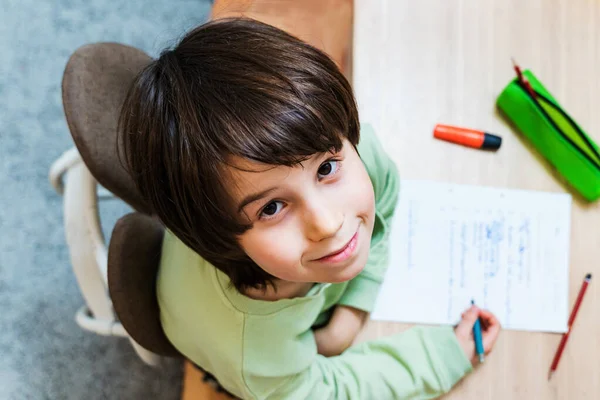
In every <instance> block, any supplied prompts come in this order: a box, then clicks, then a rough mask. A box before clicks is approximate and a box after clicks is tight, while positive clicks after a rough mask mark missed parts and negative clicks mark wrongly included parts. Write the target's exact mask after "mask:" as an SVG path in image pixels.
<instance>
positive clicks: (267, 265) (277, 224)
mask: <svg viewBox="0 0 600 400" xmlns="http://www.w3.org/2000/svg"><path fill="white" fill-rule="evenodd" d="M234 165H235V166H236V167H237V168H240V169H242V170H246V171H242V170H239V169H236V168H230V169H229V172H230V173H231V174H232V175H233V182H234V183H235V184H236V188H235V191H234V193H232V194H233V198H234V202H235V203H234V204H235V205H236V211H237V210H238V208H241V209H240V216H241V217H242V218H244V219H246V220H247V221H249V222H251V223H252V224H253V227H252V228H251V229H249V230H248V231H246V232H245V233H244V234H242V235H241V237H240V244H241V246H242V248H243V249H244V251H245V252H246V254H248V256H249V257H250V258H251V259H252V260H254V262H256V264H258V265H259V266H260V267H261V268H263V269H264V270H265V271H267V272H268V273H270V274H271V275H273V276H275V277H276V278H279V279H282V280H285V281H292V282H331V283H335V282H343V281H346V280H349V279H352V278H353V277H355V276H356V275H357V274H358V273H360V271H362V269H363V268H364V266H365V264H366V262H367V257H368V255H369V247H370V242H371V233H372V230H373V224H374V216H375V200H374V194H373V186H372V184H371V181H370V179H369V176H368V174H367V171H366V170H365V167H364V165H363V163H362V161H361V159H360V157H359V156H358V154H357V152H356V150H355V149H354V147H353V146H352V145H351V144H350V143H349V142H348V141H347V140H346V141H344V146H343V148H342V150H341V151H340V152H339V153H337V154H331V153H327V154H316V155H313V156H312V157H310V158H309V159H307V160H306V161H304V162H302V164H301V165H299V166H295V167H285V166H275V167H274V166H271V165H265V164H260V163H257V162H253V161H249V160H243V159H236V160H234ZM248 171H252V172H248ZM248 201H250V202H248Z"/></svg>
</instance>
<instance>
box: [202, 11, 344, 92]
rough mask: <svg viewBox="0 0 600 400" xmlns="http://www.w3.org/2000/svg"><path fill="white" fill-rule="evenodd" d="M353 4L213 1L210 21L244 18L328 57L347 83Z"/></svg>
mask: <svg viewBox="0 0 600 400" xmlns="http://www.w3.org/2000/svg"><path fill="white" fill-rule="evenodd" d="M353 13H354V0H301V1H299V0H278V1H261V0H215V2H214V4H213V9H212V15H211V19H213V20H214V19H220V18H231V17H238V18H239V17H247V18H252V19H256V20H258V21H261V22H264V23H266V24H269V25H272V26H275V27H277V28H279V29H282V30H284V31H286V32H287V33H289V34H291V35H294V36H296V37H298V38H299V39H301V40H304V41H305V42H306V43H308V44H311V45H313V46H314V47H316V48H318V49H320V50H322V51H324V52H325V53H327V54H328V55H329V56H330V57H331V58H332V59H333V61H335V63H336V64H337V66H338V67H339V68H340V69H341V70H342V73H343V74H344V75H345V76H346V78H347V79H348V80H350V78H351V76H350V74H351V65H352V60H351V57H352V54H351V52H352V28H353V26H352V20H353Z"/></svg>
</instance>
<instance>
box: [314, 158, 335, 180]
mask: <svg viewBox="0 0 600 400" xmlns="http://www.w3.org/2000/svg"><path fill="white" fill-rule="evenodd" d="M337 169H338V162H337V161H336V160H329V161H325V162H324V163H323V164H321V166H320V167H319V170H318V171H317V173H318V174H319V178H324V177H326V176H329V175H333V174H335V173H336V172H337Z"/></svg>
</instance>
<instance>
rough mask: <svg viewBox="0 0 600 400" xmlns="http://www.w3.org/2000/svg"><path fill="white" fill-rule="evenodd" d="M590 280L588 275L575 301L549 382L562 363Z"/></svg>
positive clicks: (557, 350)
mask: <svg viewBox="0 0 600 400" xmlns="http://www.w3.org/2000/svg"><path fill="white" fill-rule="evenodd" d="M590 280H592V274H587V275H586V276H585V279H584V280H583V283H582V284H581V289H579V294H578V295H577V300H575V306H573V311H571V316H570V317H569V324H568V326H567V331H566V332H565V333H564V334H563V337H562V339H561V340H560V344H559V345H558V349H556V354H555V355H554V360H552V366H551V367H550V372H549V373H548V380H550V378H552V374H554V371H556V367H558V362H559V361H560V356H561V355H562V352H563V350H564V349H565V345H566V344H567V339H569V334H570V333H571V327H572V326H573V322H575V317H576V316H577V311H579V306H580V305H581V301H582V300H583V295H584V294H585V290H586V289H587V287H588V285H589V283H590Z"/></svg>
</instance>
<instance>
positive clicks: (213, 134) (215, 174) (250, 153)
mask: <svg viewBox="0 0 600 400" xmlns="http://www.w3.org/2000/svg"><path fill="white" fill-rule="evenodd" d="M119 135H120V140H119V141H118V142H120V145H121V146H122V147H121V148H120V149H119V154H123V156H124V160H125V165H126V168H127V169H128V170H129V171H130V173H131V175H132V177H133V179H134V181H135V183H136V185H137V187H138V189H139V191H140V192H141V194H142V196H144V197H145V198H146V199H147V200H148V202H149V203H150V204H151V206H152V208H153V210H154V213H155V214H156V215H157V216H158V218H160V220H161V221H162V222H163V223H164V224H165V226H166V227H167V228H168V229H169V230H171V231H172V232H173V233H174V234H175V235H176V236H177V237H178V238H179V239H180V240H181V241H183V242H184V243H185V244H186V245H187V246H189V247H190V248H191V249H193V250H194V251H196V252H197V253H198V254H200V256H202V257H203V258H205V259H206V260H207V261H209V262H210V263H212V264H213V265H214V266H215V267H217V268H219V269H220V270H221V271H223V272H225V273H226V274H227V275H228V276H229V278H230V279H231V282H232V284H233V285H234V286H235V287H236V288H237V289H238V290H239V291H242V290H243V289H244V288H248V287H253V288H265V287H266V285H267V284H268V283H272V282H273V277H272V276H271V275H270V274H268V273H267V272H265V271H264V270H262V269H261V268H260V267H259V266H257V265H256V264H255V263H254V262H253V261H252V260H251V259H250V258H249V257H248V256H247V255H246V254H245V253H244V251H243V250H242V249H241V247H240V246H239V244H238V240H237V237H238V236H239V235H240V234H242V233H243V232H245V231H246V230H247V229H249V228H250V227H251V226H249V225H248V224H244V223H243V221H241V220H240V218H239V217H238V216H237V215H236V214H237V210H236V209H235V206H234V204H232V199H231V195H230V193H229V192H228V188H229V186H228V179H229V178H228V175H227V174H225V173H224V172H225V169H224V166H225V165H226V164H227V162H228V160H231V157H242V158H245V159H249V160H253V161H257V162H261V163H266V164H270V165H285V166H294V165H297V164H298V163H300V162H302V161H303V160H306V159H307V158H309V157H310V156H312V155H314V154H317V153H325V152H328V151H331V150H335V151H339V150H340V149H341V147H342V145H343V139H344V138H346V139H348V140H349V141H350V142H351V143H352V144H353V145H354V146H356V145H357V144H358V140H359V122H358V112H357V107H356V103H355V100H354V96H353V93H352V89H351V87H350V84H349V83H348V81H347V80H346V78H345V77H344V76H343V75H342V73H341V72H340V71H339V69H338V68H337V66H336V65H335V63H334V62H333V61H332V60H331V59H330V58H329V57H328V56H327V55H326V54H325V53H323V52H322V51H320V50H318V49H316V48H314V47H312V46H310V45H308V44H306V43H304V42H302V41H301V40H299V39H297V38H295V37H293V36H291V35H289V34H287V33H285V32H283V31H282V30H280V29H277V28H275V27H272V26H269V25H266V24H263V23H260V22H258V21H253V20H249V19H227V20H217V21H213V22H209V23H207V24H204V25H202V26H199V27H197V28H196V29H194V30H192V31H191V32H189V33H188V34H186V35H185V37H184V38H183V39H182V40H181V41H180V42H179V44H177V46H176V47H175V48H174V49H172V50H168V49H167V50H165V51H163V52H162V54H161V55H160V57H159V58H158V59H156V60H154V61H153V62H152V63H150V64H149V65H148V66H147V67H145V68H144V69H143V70H142V71H141V72H140V73H139V75H138V76H137V77H136V79H135V81H134V83H133V85H132V87H131V88H130V90H129V92H128V94H127V97H126V99H125V102H124V104H123V108H122V111H121V116H120V119H119Z"/></svg>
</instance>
